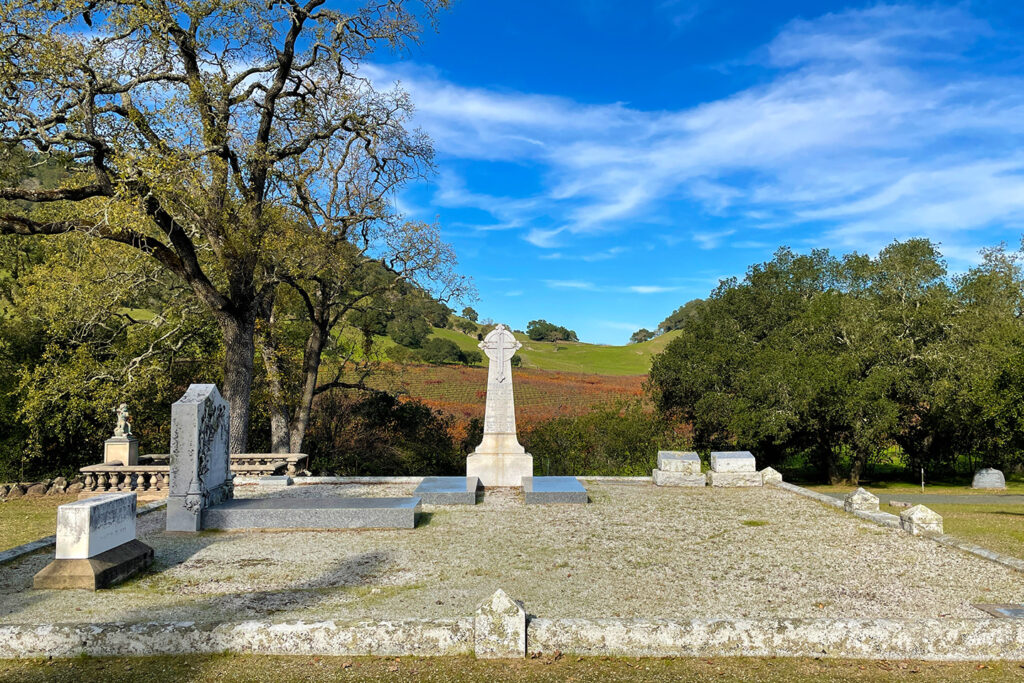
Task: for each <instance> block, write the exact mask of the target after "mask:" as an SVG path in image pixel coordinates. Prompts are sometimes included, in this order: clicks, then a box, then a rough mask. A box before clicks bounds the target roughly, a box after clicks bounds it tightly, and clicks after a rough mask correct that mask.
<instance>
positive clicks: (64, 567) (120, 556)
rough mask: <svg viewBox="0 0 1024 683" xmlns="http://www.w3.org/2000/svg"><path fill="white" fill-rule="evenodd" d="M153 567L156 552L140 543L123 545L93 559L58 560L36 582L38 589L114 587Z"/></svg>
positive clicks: (36, 576) (35, 579) (34, 584)
mask: <svg viewBox="0 0 1024 683" xmlns="http://www.w3.org/2000/svg"><path fill="white" fill-rule="evenodd" d="M151 564H153V549H152V548H151V547H149V546H148V545H146V544H145V543H143V542H142V541H138V540H135V539H133V540H131V541H128V542H127V543H122V544H121V545H119V546H117V547H116V548H111V549H110V550H106V551H104V552H102V553H100V554H99V555H95V556H93V557H87V558H81V559H73V560H54V561H53V562H51V563H50V564H48V565H46V566H45V567H44V568H43V569H42V570H41V571H40V572H39V573H38V574H36V575H35V576H34V577H33V579H32V587H33V588H37V589H42V588H49V589H67V588H81V589H84V590H90V591H94V590H99V589H101V588H110V587H111V586H113V585H114V584H117V583H120V582H122V581H124V580H125V579H127V578H130V577H132V576H134V575H135V574H136V573H138V572H139V571H141V570H143V569H145V568H146V567H148V566H149V565H151Z"/></svg>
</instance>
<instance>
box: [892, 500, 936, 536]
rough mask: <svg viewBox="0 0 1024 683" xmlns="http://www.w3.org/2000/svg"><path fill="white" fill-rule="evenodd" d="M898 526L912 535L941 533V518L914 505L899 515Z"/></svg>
mask: <svg viewBox="0 0 1024 683" xmlns="http://www.w3.org/2000/svg"><path fill="white" fill-rule="evenodd" d="M900 526H901V527H902V528H903V530H904V531H906V532H907V533H909V534H911V535H913V536H921V535H925V534H941V533H942V516H941V515H940V514H939V513H937V512H935V511H934V510H932V509H930V508H926V507H925V506H924V505H915V506H914V507H912V508H910V509H909V510H904V511H903V512H901V513H900Z"/></svg>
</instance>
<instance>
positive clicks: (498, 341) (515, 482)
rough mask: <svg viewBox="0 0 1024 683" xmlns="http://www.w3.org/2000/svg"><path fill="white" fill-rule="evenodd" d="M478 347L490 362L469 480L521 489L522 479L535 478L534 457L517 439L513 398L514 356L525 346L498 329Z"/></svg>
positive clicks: (469, 460) (501, 327)
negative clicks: (481, 435) (480, 434)
mask: <svg viewBox="0 0 1024 683" xmlns="http://www.w3.org/2000/svg"><path fill="white" fill-rule="evenodd" d="M479 346H480V348H481V349H483V352H484V353H485V354H486V355H487V360H488V364H487V401H486V403H485V406H484V438H483V441H481V442H480V445H479V446H477V447H476V450H475V451H473V452H472V453H471V454H470V455H469V458H467V459H466V476H469V477H477V478H479V479H480V483H481V484H482V485H484V486H521V485H522V483H521V482H522V478H523V477H529V476H532V475H533V456H532V455H530V454H529V453H527V452H526V449H525V448H523V447H522V445H520V443H519V439H518V438H516V405H515V399H514V397H513V395H512V356H514V355H515V353H516V351H518V350H519V349H520V348H522V346H523V345H522V344H520V343H519V342H518V341H517V340H516V338H515V336H514V335H513V334H512V332H511V331H510V330H509V329H508V328H507V327H505V326H504V325H498V326H497V327H495V328H494V329H493V330H491V331H490V332H489V333H488V334H487V336H486V337H484V340H483V341H482V342H480V344H479Z"/></svg>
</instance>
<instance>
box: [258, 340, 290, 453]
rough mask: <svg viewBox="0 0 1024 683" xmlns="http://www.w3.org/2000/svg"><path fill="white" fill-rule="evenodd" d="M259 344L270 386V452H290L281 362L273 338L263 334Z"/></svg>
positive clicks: (286, 405) (286, 403) (286, 402)
mask: <svg viewBox="0 0 1024 683" xmlns="http://www.w3.org/2000/svg"><path fill="white" fill-rule="evenodd" d="M272 324H273V323H272V322H271V325H272ZM257 344H258V346H259V347H260V355H261V356H263V366H264V367H265V368H266V369H267V384H268V386H269V388H270V406H269V410H270V452H271V453H288V452H289V450H288V401H287V397H286V396H285V393H284V385H283V384H282V383H281V374H282V373H281V364H280V363H279V362H278V359H277V351H276V349H275V348H274V345H273V341H272V340H271V339H269V338H268V337H266V336H262V335H261V336H260V337H259V338H258V340H257Z"/></svg>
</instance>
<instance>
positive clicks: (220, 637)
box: [0, 617, 474, 659]
mask: <svg viewBox="0 0 1024 683" xmlns="http://www.w3.org/2000/svg"><path fill="white" fill-rule="evenodd" d="M473 628H474V620H473V618H472V617H464V618H461V619H447V620H433V621H431V620H427V619H400V620H393V621H378V622H369V621H364V622H339V621H316V622H306V621H294V622H286V623H273V622H264V621H244V622H238V623H221V624H207V625H203V624H196V623H194V622H174V623H143V624H122V623H108V624H11V625H6V626H0V658H2V659H17V658H24V657H75V656H79V655H81V654H87V655H91V656H95V657H105V656H126V655H137V656H142V655H160V654H167V655H182V654H192V653H202V654H208V653H219V652H237V653H255V654H268V655H380V656H405V655H419V656H424V657H440V656H446V655H461V654H469V653H472V652H473Z"/></svg>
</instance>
